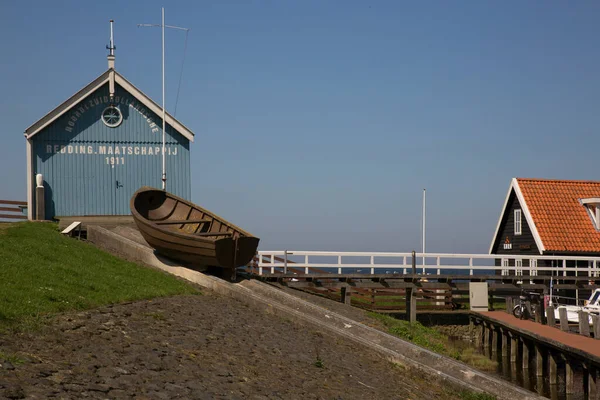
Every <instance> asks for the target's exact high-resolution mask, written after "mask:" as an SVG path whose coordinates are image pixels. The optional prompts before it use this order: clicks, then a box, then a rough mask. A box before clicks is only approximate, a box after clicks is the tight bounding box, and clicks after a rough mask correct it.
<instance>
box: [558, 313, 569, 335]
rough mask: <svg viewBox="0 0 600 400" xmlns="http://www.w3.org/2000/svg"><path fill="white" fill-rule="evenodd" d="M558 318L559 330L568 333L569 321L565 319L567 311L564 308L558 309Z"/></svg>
mask: <svg viewBox="0 0 600 400" xmlns="http://www.w3.org/2000/svg"><path fill="white" fill-rule="evenodd" d="M558 316H559V318H560V330H561V331H564V332H569V320H568V319H567V309H566V308H564V307H559V308H558Z"/></svg>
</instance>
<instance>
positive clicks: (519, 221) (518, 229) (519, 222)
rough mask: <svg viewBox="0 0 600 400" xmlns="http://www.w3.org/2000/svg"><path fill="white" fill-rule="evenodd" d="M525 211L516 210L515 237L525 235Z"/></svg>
mask: <svg viewBox="0 0 600 400" xmlns="http://www.w3.org/2000/svg"><path fill="white" fill-rule="evenodd" d="M522 217H523V211H522V210H521V209H516V210H515V236H518V235H521V234H522V233H523V223H522V222H523V221H522V219H523V218H522Z"/></svg>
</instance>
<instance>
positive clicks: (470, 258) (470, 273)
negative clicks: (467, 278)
mask: <svg viewBox="0 0 600 400" xmlns="http://www.w3.org/2000/svg"><path fill="white" fill-rule="evenodd" d="M469 267H471V268H470V269H469V275H473V257H469Z"/></svg>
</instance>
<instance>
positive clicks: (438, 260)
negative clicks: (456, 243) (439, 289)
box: [437, 256, 441, 275]
mask: <svg viewBox="0 0 600 400" xmlns="http://www.w3.org/2000/svg"><path fill="white" fill-rule="evenodd" d="M440 265H441V263H440V257H439V256H438V257H437V267H438V268H437V274H438V275H439V274H440Z"/></svg>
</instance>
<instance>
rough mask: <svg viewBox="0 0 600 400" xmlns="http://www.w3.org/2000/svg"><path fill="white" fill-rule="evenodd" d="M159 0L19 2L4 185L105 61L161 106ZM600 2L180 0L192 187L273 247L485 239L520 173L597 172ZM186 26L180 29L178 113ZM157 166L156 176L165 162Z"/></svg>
mask: <svg viewBox="0 0 600 400" xmlns="http://www.w3.org/2000/svg"><path fill="white" fill-rule="evenodd" d="M162 5H163V4H161V3H160V2H156V1H154V0H148V1H144V2H133V1H102V2H82V1H72V2H67V1H52V2H47V1H38V2H35V1H34V2H32V1H27V2H21V1H3V2H2V3H1V5H0V14H1V15H2V23H1V24H0V37H1V38H2V56H1V57H0V59H1V62H0V77H1V78H0V82H1V85H0V87H1V89H2V96H0V110H1V111H0V115H2V117H3V126H2V130H1V135H2V142H1V143H2V144H1V147H0V149H1V157H0V183H1V184H0V198H3V199H7V198H9V199H10V198H12V199H25V197H26V192H25V184H26V174H25V168H26V165H25V139H24V138H23V131H24V130H25V129H26V128H27V127H28V126H29V125H31V124H32V123H33V122H35V121H37V120H38V119H39V118H41V117H42V116H43V115H44V114H45V113H47V112H48V111H49V110H51V109H53V108H54V107H56V106H57V105H58V104H60V103H61V102H62V101H64V100H65V99H67V98H68V97H70V96H71V95H72V94H74V93H75V92H76V91H78V90H79V89H81V88H82V87H83V86H85V85H86V84H87V83H89V82H90V81H92V80H93V79H94V78H96V77H97V76H98V75H100V74H101V73H102V72H103V71H104V70H106V68H107V63H106V54H107V51H106V49H105V46H106V45H107V44H108V38H109V25H108V20H109V19H111V18H112V19H114V20H115V44H116V46H117V50H116V53H115V54H116V69H117V70H118V71H119V72H120V73H121V74H123V75H124V76H125V77H126V78H127V79H128V80H130V81H131V82H132V83H134V84H135V85H136V86H137V87H139V88H140V89H141V90H143V91H144V92H145V93H147V94H148V95H149V96H150V97H152V98H153V99H154V100H156V101H157V102H160V101H161V53H160V39H161V38H160V29H158V28H154V29H149V28H144V29H142V28H137V27H136V24H138V23H160V7H161V6H162ZM599 21H600V3H598V2H596V1H578V2H564V1H520V0H519V1H497V2H487V1H485V2H482V1H451V2H450V1H434V2H428V1H413V2H404V1H341V0H339V1H334V0H331V1H322V0H302V1H300V0H298V1H284V0H281V1H275V0H271V1H267V0H265V1H258V0H256V1H246V0H239V1H229V0H212V1H182V2H176V1H169V2H168V4H167V5H166V23H167V24H170V25H178V26H184V27H189V28H191V31H190V34H189V42H188V51H187V57H186V61H185V66H184V70H183V77H182V88H181V92H180V96H179V104H178V108H177V113H176V116H177V118H178V119H180V120H181V121H182V122H183V123H184V124H185V125H186V126H188V127H189V128H190V129H192V130H193V131H194V132H195V134H196V141H195V143H194V144H193V145H192V200H193V201H194V202H196V203H198V204H200V205H202V206H204V207H206V208H208V209H210V210H212V211H214V212H216V213H217V214H220V215H222V216H224V217H225V218H227V219H229V220H230V221H232V222H234V223H236V224H238V225H240V226H242V227H244V228H245V229H247V230H249V231H250V232H252V233H254V234H256V235H257V236H259V237H261V239H262V241H261V246H260V247H261V248H262V249H264V250H275V249H281V250H283V249H289V250H332V251H333V250H340V251H341V250H355V251H410V250H412V249H417V250H418V249H420V246H421V239H420V238H421V225H420V224H421V201H422V190H423V188H426V189H427V250H428V251H433V252H487V251H488V247H489V243H490V241H491V239H492V235H493V233H494V230H495V227H496V223H497V220H498V217H499V213H500V209H501V207H502V204H503V202H504V198H505V195H506V191H507V189H508V186H509V183H510V179H511V178H513V177H516V176H518V177H537V178H560V179H590V180H598V179H599V178H600V176H599V175H600V171H599V168H598V161H597V160H598V149H600V135H598V126H599V122H600V121H599V118H600V113H599V112H598V110H599V106H600V76H599V71H600V50H599V49H600V46H599V40H598V39H599V36H600V35H599V34H600V22H599ZM184 38H185V34H184V33H183V32H179V31H167V58H168V60H167V109H168V110H169V111H170V112H171V113H173V112H174V105H175V98H176V94H177V83H178V80H179V76H180V68H181V61H182V57H183V48H184ZM157 173H158V172H157Z"/></svg>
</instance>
